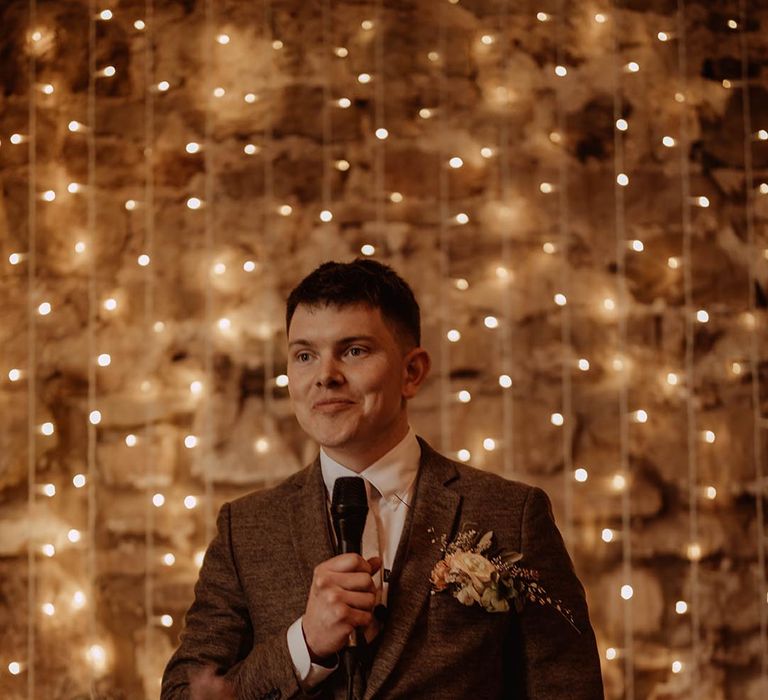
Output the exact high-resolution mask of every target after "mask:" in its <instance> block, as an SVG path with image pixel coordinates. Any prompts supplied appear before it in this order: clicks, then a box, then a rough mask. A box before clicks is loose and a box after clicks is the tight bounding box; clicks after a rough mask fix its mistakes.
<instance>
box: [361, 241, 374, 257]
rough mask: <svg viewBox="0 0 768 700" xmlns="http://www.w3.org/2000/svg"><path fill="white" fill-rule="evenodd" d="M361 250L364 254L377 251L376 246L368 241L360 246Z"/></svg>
mask: <svg viewBox="0 0 768 700" xmlns="http://www.w3.org/2000/svg"><path fill="white" fill-rule="evenodd" d="M360 252H361V253H362V254H363V255H368V256H371V255H373V254H374V253H375V252H376V248H374V247H373V246H372V245H371V244H370V243H366V244H365V245H362V246H360Z"/></svg>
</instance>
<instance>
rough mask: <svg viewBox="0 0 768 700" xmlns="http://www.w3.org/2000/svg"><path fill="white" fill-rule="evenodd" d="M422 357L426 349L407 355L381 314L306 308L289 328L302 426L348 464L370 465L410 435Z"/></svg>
mask: <svg viewBox="0 0 768 700" xmlns="http://www.w3.org/2000/svg"><path fill="white" fill-rule="evenodd" d="M414 352H421V353H423V350H420V351H416V350H414V351H411V352H410V353H407V352H406V351H405V350H404V348H403V347H402V345H401V344H400V343H399V342H398V340H397V339H396V337H395V335H394V333H393V331H392V329H391V327H390V326H389V324H387V322H385V321H384V319H383V318H382V316H381V311H380V310H379V309H376V308H371V307H370V306H367V305H365V304H355V305H352V306H344V307H338V306H317V307H315V306H312V307H309V306H305V305H303V304H300V305H299V306H298V307H297V308H296V311H295V313H294V315H293V318H292V319H291V325H290V328H289V331H288V379H289V383H288V389H289V391H290V395H291V400H292V403H293V410H294V412H295V413H296V418H297V419H298V421H299V424H300V425H301V427H302V428H303V429H304V430H305V431H306V432H307V433H308V434H309V435H310V436H311V437H312V438H314V439H315V440H316V441H317V442H319V443H320V444H321V445H322V446H323V447H324V448H325V450H326V452H327V453H328V454H329V455H330V456H331V457H333V458H334V459H337V460H338V461H340V462H341V463H342V464H344V465H345V466H348V467H350V468H354V469H357V468H364V467H365V466H368V464H366V463H365V462H366V461H368V459H372V460H375V459H378V457H379V456H381V455H382V454H385V453H386V452H387V451H388V450H389V449H391V448H392V447H394V445H396V444H397V443H398V442H399V441H400V440H401V439H402V438H403V437H404V436H405V433H406V432H407V430H408V419H407V414H406V402H405V399H406V398H410V397H411V396H413V394H415V392H416V388H417V386H413V382H412V381H411V379H410V378H409V370H408V365H409V358H410V357H411V356H412V353H414ZM369 463H370V462H369Z"/></svg>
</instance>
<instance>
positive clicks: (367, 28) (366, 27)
mask: <svg viewBox="0 0 768 700" xmlns="http://www.w3.org/2000/svg"><path fill="white" fill-rule="evenodd" d="M360 26H361V27H362V28H363V29H364V30H365V31H366V32H369V31H371V29H373V22H372V21H371V20H369V19H364V20H363V21H362V22H360Z"/></svg>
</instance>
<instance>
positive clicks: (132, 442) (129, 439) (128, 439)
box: [125, 433, 138, 447]
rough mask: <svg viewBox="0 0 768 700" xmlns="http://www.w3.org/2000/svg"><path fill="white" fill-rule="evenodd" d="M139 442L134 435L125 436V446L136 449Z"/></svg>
mask: <svg viewBox="0 0 768 700" xmlns="http://www.w3.org/2000/svg"><path fill="white" fill-rule="evenodd" d="M137 442H138V438H137V437H136V436H135V435H134V434H133V433H131V434H129V435H126V436H125V444H126V445H127V446H128V447H135V446H136V443H137Z"/></svg>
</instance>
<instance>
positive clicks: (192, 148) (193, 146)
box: [185, 141, 200, 153]
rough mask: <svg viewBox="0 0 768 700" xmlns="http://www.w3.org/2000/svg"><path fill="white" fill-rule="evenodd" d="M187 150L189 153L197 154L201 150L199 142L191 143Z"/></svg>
mask: <svg viewBox="0 0 768 700" xmlns="http://www.w3.org/2000/svg"><path fill="white" fill-rule="evenodd" d="M185 150H186V151H187V153H197V152H198V151H199V150H200V144H199V143H197V141H190V142H189V143H188V144H187V145H186V147H185Z"/></svg>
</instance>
